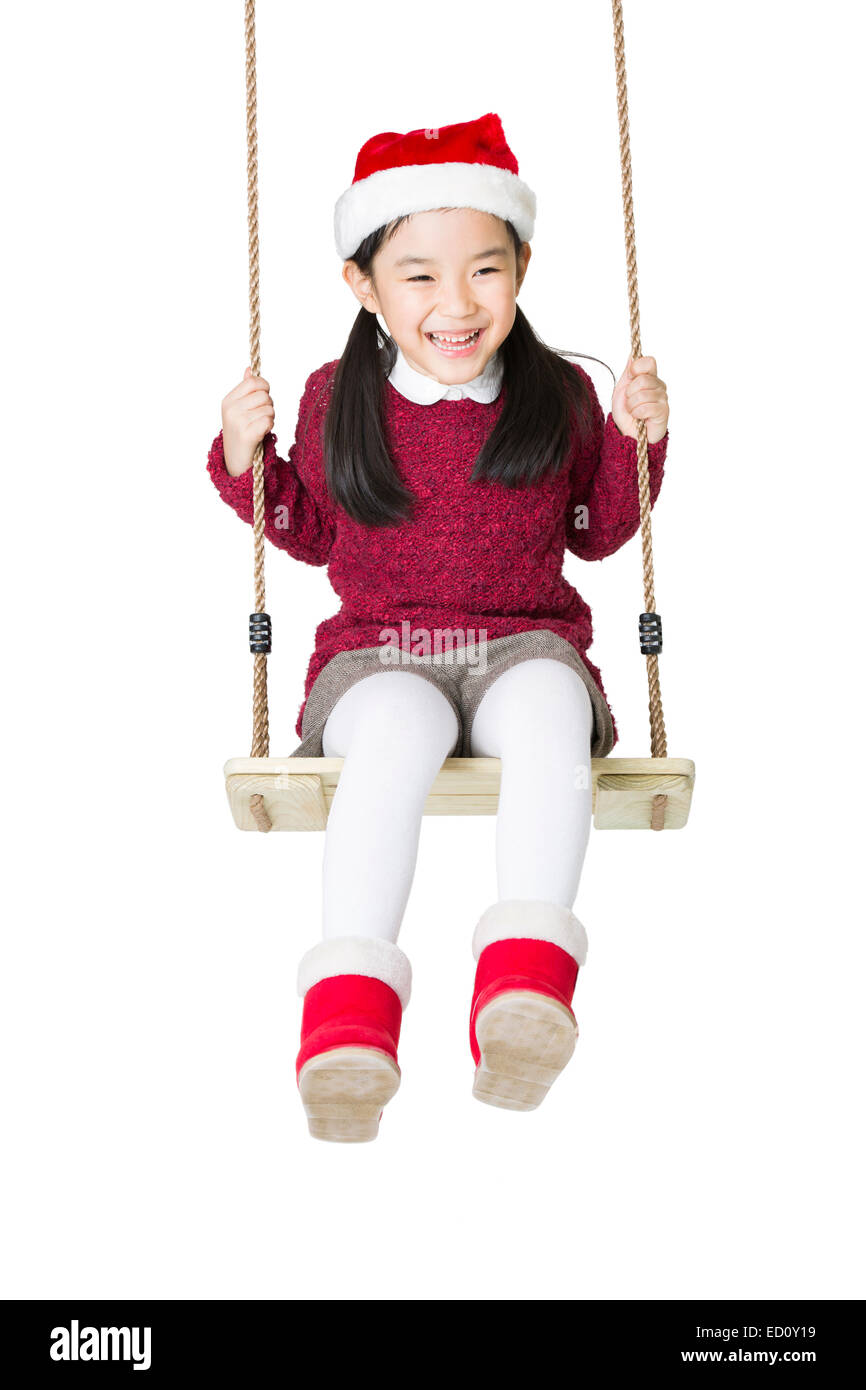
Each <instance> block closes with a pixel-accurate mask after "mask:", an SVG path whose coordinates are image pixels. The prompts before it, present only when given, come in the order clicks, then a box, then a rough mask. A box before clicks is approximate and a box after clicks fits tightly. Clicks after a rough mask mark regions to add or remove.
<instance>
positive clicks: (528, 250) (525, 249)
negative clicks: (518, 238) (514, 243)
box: [516, 241, 532, 290]
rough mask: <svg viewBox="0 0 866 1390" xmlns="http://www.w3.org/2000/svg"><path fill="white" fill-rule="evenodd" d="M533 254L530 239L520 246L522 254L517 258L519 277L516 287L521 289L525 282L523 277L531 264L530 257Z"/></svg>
mask: <svg viewBox="0 0 866 1390" xmlns="http://www.w3.org/2000/svg"><path fill="white" fill-rule="evenodd" d="M531 255H532V247H531V246H530V244H529V242H528V241H524V242H523V244H522V246H521V247H520V255H519V256H518V258H517V279H516V289H517V290H519V289H520V286H521V285H522V284H523V277H524V276H525V274H526V267H527V266H528V265H529V257H530V256H531Z"/></svg>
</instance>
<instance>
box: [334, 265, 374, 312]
mask: <svg viewBox="0 0 866 1390" xmlns="http://www.w3.org/2000/svg"><path fill="white" fill-rule="evenodd" d="M343 279H344V280H345V282H346V284H347V285H348V286H349V288H350V290H351V291H352V293H353V294H354V295H355V297H356V299H358V300H359V302H360V303H361V304H363V306H364V308H365V309H369V311H370V313H371V314H375V313H377V312H378V309H379V305H378V304H377V303H376V296H375V294H374V293H373V281H372V280H371V279H370V276H369V275H364V273H363V272H362V271H361V269H360V267H359V266H358V264H357V262H355V261H345V262H344V263H343Z"/></svg>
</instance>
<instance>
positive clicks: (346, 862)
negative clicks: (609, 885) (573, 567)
mask: <svg viewBox="0 0 866 1390" xmlns="http://www.w3.org/2000/svg"><path fill="white" fill-rule="evenodd" d="M592 726H593V715H592V702H591V701H590V698H589V694H588V692H587V689H586V686H585V685H584V683H583V681H582V680H581V678H580V676H579V675H578V674H577V672H576V671H574V670H572V668H571V667H570V666H566V665H565V663H564V662H562V661H555V660H553V659H552V658H549V657H532V658H529V659H528V660H525V661H520V662H518V663H517V664H516V665H514V666H510V667H508V668H507V669H506V670H505V671H503V672H502V674H501V675H500V676H497V678H496V680H494V681H493V682H492V683H491V685H489V686H488V688H487V690H486V691H485V692H484V695H483V696H482V698H481V701H480V703H479V705H478V709H477V710H476V713H475V718H474V721H473V724H472V733H471V752H472V756H473V757H478V758H501V759H502V782H501V788H500V793H499V810H498V814H497V819H496V874H497V888H498V893H499V897H500V899H505V898H540V899H543V900H546V901H548V902H555V903H561V904H562V906H563V907H567V908H571V907H572V905H573V903H574V900H575V897H576V896H577V887H578V883H579V880H580V873H581V869H582V868H583V861H584V857H585V855H586V848H587V844H588V841H589V830H590V824H591V810H592V781H591V777H590V775H589V771H590V745H591V739H592ZM457 733H458V726H457V718H456V716H455V714H454V710H453V709H452V708H451V705H450V704H449V702H448V700H446V698H445V696H444V695H443V694H442V692H441V691H440V690H438V689H437V688H436V686H435V685H433V684H432V682H430V681H428V680H425V679H424V677H423V676H419V675H416V674H415V672H413V671H399V672H397V671H382V672H376V673H375V674H374V675H370V676H365V677H364V678H363V679H362V680H360V681H356V682H355V684H354V685H352V686H350V687H349V689H348V690H347V691H346V692H345V693H344V694H343V695H341V696H340V698H339V700H338V701H337V703H336V704H335V705H334V708H333V710H332V711H331V714H330V716H329V718H328V720H327V722H326V724H325V727H324V730H323V734H322V751H323V753H324V756H325V757H327V758H333V757H337V758H340V757H341V758H343V759H344V760H345V761H344V763H343V770H342V773H341V774H340V782H339V785H338V787H337V791H336V793H335V795H334V800H333V803H332V805H331V810H330V813H329V816H328V827H327V830H326V832H325V852H324V858H323V863H322V878H323V885H322V886H323V914H324V920H323V927H322V934H323V937H324V938H325V939H328V938H332V937H337V936H349V935H352V936H376V937H384V938H386V939H387V940H388V941H393V942H396V940H397V936H398V933H399V931H400V925H401V922H402V920H403V914H404V912H405V910H406V904H407V902H408V899H409V890H410V888H411V886H412V879H413V877H414V873H415V863H416V859H417V855H418V841H419V838H420V834H421V820H422V816H423V811H424V802H425V801H426V799H427V793H428V792H429V790H430V786H431V784H432V782H433V780H434V778H435V776H436V774H437V772H438V771H439V769H440V767H441V766H442V763H443V761H444V759H445V758H446V757H447V756H448V752H449V750H450V749H451V747H452V746H453V744H454V741H455V739H456V738H457Z"/></svg>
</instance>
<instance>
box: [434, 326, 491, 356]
mask: <svg viewBox="0 0 866 1390" xmlns="http://www.w3.org/2000/svg"><path fill="white" fill-rule="evenodd" d="M486 331H487V330H486V329H484V328H474V329H473V330H472V332H471V333H425V334H424V336H425V338H427V340H428V341H429V342H431V343H432V344H433V346H434V347H435V348H436V350H437V351H438V352H441V354H442V356H443V357H469V356H471V354H472V353H473V352H474V351H475V349H476V348H477V347H478V344H479V343H480V341H481V338H482V336H483V335H484V333H485V332H486Z"/></svg>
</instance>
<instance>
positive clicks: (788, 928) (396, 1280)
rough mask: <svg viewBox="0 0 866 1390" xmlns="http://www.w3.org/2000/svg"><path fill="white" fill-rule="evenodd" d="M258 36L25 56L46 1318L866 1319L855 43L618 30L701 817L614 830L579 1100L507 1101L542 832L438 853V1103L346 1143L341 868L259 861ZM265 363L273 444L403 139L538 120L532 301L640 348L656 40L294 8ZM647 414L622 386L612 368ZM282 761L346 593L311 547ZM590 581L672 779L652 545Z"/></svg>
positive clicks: (32, 888)
mask: <svg viewBox="0 0 866 1390" xmlns="http://www.w3.org/2000/svg"><path fill="white" fill-rule="evenodd" d="M242 13H243V5H242V3H241V0H237V3H225V2H223V3H203V0H198V3H185V4H177V3H173V4H171V5H169V4H167V3H164V2H162V3H157V2H156V0H153V3H150V4H149V5H147V6H141V7H139V6H136V7H132V6H128V5H116V4H108V3H87V2H86V0H84V2H83V3H81V4H78V5H74V6H71V5H66V4H60V3H48V4H39V5H31V6H18V7H13V8H11V9H10V11H9V13H8V15H7V18H6V25H5V29H6V38H7V43H6V44H5V45H4V51H3V56H2V60H0V61H2V72H0V76H2V82H0V93H2V97H0V99H2V102H3V107H4V110H3V128H4V131H5V132H6V140H5V142H4V143H5V146H6V154H5V156H4V191H5V194H6V210H5V215H4V219H3V225H2V236H3V238H4V248H3V258H2V265H3V281H4V283H3V305H4V308H3V319H4V332H3V358H4V360H3V372H2V382H3V387H4V395H5V404H4V410H3V423H4V429H3V442H4V448H3V462H2V466H3V471H4V477H5V497H4V503H5V505H4V507H3V537H2V561H3V566H4V582H3V592H4V597H5V599H6V601H7V602H6V617H5V624H4V631H5V642H4V645H5V649H6V654H7V666H6V677H5V680H4V683H3V697H4V704H5V714H4V720H3V735H4V739H3V749H4V753H3V768H4V779H3V780H4V788H5V794H4V796H3V813H4V821H5V828H4V832H3V834H4V849H5V850H6V851H7V854H8V858H7V867H6V873H5V879H4V897H5V906H6V911H5V926H4V928H3V971H2V997H0V1029H2V1037H0V1048H2V1066H0V1070H2V1097H0V1106H2V1127H3V1134H4V1137H3V1145H2V1160H0V1161H2V1169H3V1171H2V1175H0V1186H2V1193H3V1198H2V1206H3V1212H2V1247H3V1260H2V1265H3V1272H2V1293H3V1294H4V1295H5V1296H6V1297H15V1298H27V1297H30V1298H32V1297H38V1298H48V1297H52V1298H61V1297H68V1296H73V1295H74V1296H80V1297H94V1298H95V1297H109V1296H114V1297H118V1298H139V1297H156V1298H192V1297H206V1298H217V1297H229V1298H291V1299H308V1298H316V1299H318V1298H336V1299H357V1298H362V1299H389V1298H408V1299H422V1298H433V1299H459V1300H473V1299H480V1298H493V1299H597V1298H623V1299H643V1298H660V1299H681V1298H686V1297H698V1298H702V1299H711V1298H717V1297H738V1298H758V1297H780V1298H794V1297H815V1298H831V1297H837V1298H838V1297H842V1298H854V1297H863V1295H864V1293H866V1288H864V1282H863V1264H862V1258H861V1250H862V1238H863V1204H862V1191H863V1183H862V1172H863V1161H864V1154H863V1143H862V1124H863V1120H862V1077H863V1041H862V1025H861V1014H862V998H863V989H864V966H866V960H864V947H863V904H862V891H861V884H862V870H863V851H862V831H863V823H862V816H861V810H862V786H863V772H862V756H861V750H862V745H863V733H862V709H863V695H862V684H861V671H862V650H863V639H864V626H863V624H864V611H863V602H862V588H863V585H862V559H861V557H862V536H863V517H864V497H863V485H862V475H863V465H864V450H863V381H864V363H863V358H862V356H861V353H862V332H861V329H862V323H863V307H864V306H863V300H862V238H863V223H862V218H861V210H860V206H859V203H858V199H859V197H860V195H861V191H862V190H861V184H862V135H863V126H862V111H861V109H860V107H859V105H857V104H856V97H855V94H856V92H857V90H858V87H859V83H860V78H861V76H862V74H861V71H860V69H861V67H862V59H861V54H862V51H863V39H864V34H863V23H862V16H861V14H860V11H859V7H858V6H856V5H854V4H843V3H840V2H839V0H836V3H825V4H822V5H820V6H817V7H816V6H815V5H813V4H807V3H791V0H787V3H783V0H777V2H776V3H770V0H763V3H755V0H750V2H749V3H745V0H729V3H727V4H725V5H696V4H693V3H688V0H658V3H654V4H639V3H637V0H627V3H626V5H625V21H626V45H627V57H628V76H629V89H630V114H631V134H632V155H633V161H634V196H635V210H636V223H637V248H638V269H639V275H640V281H639V284H640V303H641V315H642V346H643V350H644V352H647V353H651V354H653V355H655V356H656V358H657V361H658V366H659V372H660V375H661V376H662V377H663V379H664V380H665V381H666V382H667V383H668V390H669V396H670V403H671V419H670V447H669V453H668V462H667V471H666V477H665V483H664V486H663V490H662V494H661V499H660V502H659V504H658V506H657V508H656V510H655V511H654V514H653V515H654V520H653V535H654V541H655V547H656V565H655V571H656V599H657V607H658V609H659V611H660V612H661V613H662V616H663V622H664V633H665V651H664V655H663V658H662V661H661V675H662V690H663V695H664V701H665V714H666V721H667V729H668V746H669V751H670V753H671V755H672V756H686V757H691V758H694V760H695V762H696V764H697V769H698V774H697V786H696V790H695V798H694V805H693V811H692V818H691V821H690V823H689V825H688V827H687V828H686V829H685V830H683V831H680V832H677V833H674V834H669V835H663V836H658V835H652V834H643V835H641V834H625V833H624V834H619V835H617V834H602V833H600V832H596V833H594V834H593V837H592V839H591V841H590V847H589V851H588V855H587V860H586V865H585V869H584V875H583V879H582V882H581V887H580V891H579V894H578V898H577V902H576V904H575V911H576V912H577V913H578V915H579V916H580V918H581V920H582V921H583V922H584V923H585V925H586V928H587V932H588V936H589V943H590V944H589V957H588V961H587V965H586V967H585V969H584V970H582V971H581V974H580V979H579V982H578V987H577V993H576V998H575V1007H576V1012H577V1016H578V1021H579V1026H580V1040H579V1043H578V1048H577V1051H576V1054H575V1057H574V1060H573V1062H572V1063H571V1065H570V1066H569V1068H568V1070H567V1071H566V1072H565V1073H564V1074H563V1076H562V1078H561V1079H560V1080H559V1081H558V1082H557V1084H556V1086H555V1087H554V1088H553V1090H552V1091H551V1093H550V1095H549V1096H548V1098H547V1099H546V1101H545V1103H544V1105H543V1106H542V1107H541V1109H539V1110H538V1111H537V1112H534V1113H531V1114H526V1115H519V1114H511V1113H508V1112H505V1111H500V1110H496V1109H491V1108H489V1107H486V1106H483V1105H479V1104H478V1103H477V1102H475V1101H474V1100H473V1099H472V1097H471V1082H472V1062H471V1058H470V1054H469V1048H468V1042H467V1013H468V1006H469V1000H470V995H471V988H472V978H473V971H474V961H473V959H472V955H471V950H470V938H471V933H472V928H473V926H474V923H475V921H476V920H477V918H478V916H479V914H480V912H481V911H482V910H483V909H484V907H486V906H487V905H488V904H489V903H490V902H492V901H494V900H495V897H496V883H495V874H494V833H495V822H494V820H493V819H492V818H490V819H472V820H465V819H460V820H453V821H450V820H447V819H444V818H441V819H440V818H434V819H430V820H427V821H425V824H424V827H423V832H422V836H421V844H420V851H419V859H418V869H417V875H416V879H415V882H414V886H413V890H412V895H411V898H410V902H409V907H408V910H407V913H406V917H405V921H404V927H403V931H402V933H401V937H400V942H401V945H402V946H403V947H404V949H405V950H406V952H407V953H408V954H409V956H410V958H411V961H412V965H413V969H414V993H413V998H412V1002H411V1004H410V1006H409V1009H408V1011H407V1014H406V1017H405V1020H404V1034H403V1041H402V1043H401V1050H400V1061H401V1066H402V1069H403V1084H402V1087H401V1090H400V1092H399V1093H398V1096H397V1097H396V1099H395V1100H394V1101H393V1102H392V1104H391V1105H390V1106H389V1107H388V1109H387V1110H386V1112H385V1116H384V1118H383V1121H382V1126H381V1130H380V1135H379V1138H378V1139H377V1141H376V1142H375V1143H373V1144H367V1145H360V1146H350V1145H344V1146H341V1145H329V1144H324V1143H321V1142H316V1141H314V1140H312V1139H311V1138H309V1137H308V1134H307V1127H306V1121H305V1118H304V1114H303V1110H302V1107H301V1104H300V1101H299V1098H298V1095H297V1092H296V1090H295V1083H294V1057H295V1052H296V1050H297V1041H298V1029H299V1022H300V1010H301V1004H300V1000H299V999H298V998H297V995H296V993H295V970H296V964H297V961H298V958H299V957H300V955H301V954H302V953H303V951H305V950H306V949H307V948H308V947H309V946H311V945H312V944H313V943H314V942H315V941H316V940H317V939H318V934H319V913H320V874H321V854H322V848H323V844H324V836H323V834H322V833H314V834H307V835H295V836H289V835H280V836H276V835H272V836H257V835H254V834H248V835H244V834H241V833H240V832H238V831H237V830H235V828H234V826H233V823H232V820H231V817H230V815H229V810H228V806H227V803H226V799H225V792H224V788H223V781H222V765H223V762H224V761H225V760H226V759H227V758H228V757H231V756H238V755H240V756H244V755H246V754H247V753H248V751H249V739H250V724H251V718H250V680H251V659H250V657H249V654H248V652H247V647H246V622H247V615H248V613H249V611H250V608H251V599H252V573H251V571H252V533H251V530H250V529H249V528H247V527H244V526H243V525H242V524H241V523H240V522H239V521H238V519H237V518H236V517H235V515H234V514H233V513H232V512H231V510H230V509H229V508H228V507H226V506H225V505H224V504H223V503H222V502H221V501H220V499H219V497H218V495H217V493H216V491H215V489H214V488H213V485H212V484H211V482H210V480H209V478H208V477H207V474H206V472H205V462H206V456H207V451H208V448H209V446H210V443H211V441H212V439H213V437H214V435H215V434H216V433H217V431H218V430H219V428H220V402H221V400H222V397H223V396H224V395H225V394H226V392H227V391H228V390H229V389H230V388H231V387H232V386H233V385H235V384H236V383H237V381H239V380H240V378H241V376H242V374H243V369H244V366H245V365H246V363H247V362H248V360H249V352H248V342H249V338H248V312H247V241H246V238H247V228H246V144H245V117H244V111H245V94H244V63H243V22H242ZM258 80H259V104H258V111H259V135H260V151H259V154H260V196H261V295H262V353H263V370H264V374H265V375H266V376H267V377H268V379H269V381H270V383H271V388H272V393H273V396H274V400H275V404H276V410H277V421H276V432H277V434H278V437H279V439H280V444H279V449H280V452H281V453H282V454H283V455H284V454H285V450H286V448H287V447H288V445H289V444H290V443H291V439H292V436H293V432H294V426H295V420H296V411H297V404H298V400H299V396H300V392H301V388H302V386H303V382H304V380H305V378H306V376H307V375H308V374H309V373H310V372H311V371H312V370H313V369H314V368H316V367H318V366H320V365H321V364H322V363H323V362H326V361H329V360H332V359H334V358H336V357H339V356H340V354H341V352H342V348H343V345H344V343H345V340H346V336H347V334H348V331H349V328H350V325H351V322H352V319H353V316H354V312H355V308H356V304H355V300H354V299H353V298H352V297H351V295H350V292H349V290H348V289H347V287H346V285H345V284H344V283H343V281H342V280H341V278H340V269H341V262H340V260H339V258H338V256H337V254H336V251H335V249H334V244H333V235H332V213H333V205H334V202H335V201H336V198H337V197H338V196H339V194H340V193H341V192H342V191H343V189H344V188H345V187H346V186H347V185H348V184H349V182H350V181H351V178H352V174H353V169H354V159H355V155H356V153H357V150H358V148H359V147H360V145H361V144H362V143H363V141H364V140H366V139H367V138H368V137H369V136H370V135H372V134H373V133H375V132H377V131H382V130H394V129H396V130H401V131H404V130H408V129H411V128H416V127H419V126H434V125H444V124H449V123H451V122H453V121H462V120H469V119H473V118H474V117H476V116H479V115H481V114H482V113H483V112H485V111H488V110H493V111H497V112H498V113H499V114H500V116H501V117H502V120H503V124H504V127H505V133H506V136H507V138H508V140H509V141H510V143H511V145H512V146H513V148H514V150H515V153H516V154H517V157H518V160H519V162H520V172H521V176H522V177H524V178H525V179H526V181H527V182H528V183H529V184H530V186H531V187H532V188H533V189H534V190H535V191H536V193H537V196H538V221H537V234H536V236H535V237H534V239H533V243H532V245H533V256H532V261H531V265H530V268H529V271H528V275H527V280H526V284H525V287H524V289H523V291H522V294H521V305H522V307H523V309H524V312H525V313H526V314H527V316H528V317H529V319H530V322H531V323H532V324H533V325H534V327H535V328H536V330H537V331H538V332H539V333H540V334H541V336H542V337H543V338H544V339H545V341H546V342H548V343H549V344H550V345H551V346H554V347H558V348H567V349H572V350H574V351H577V352H584V353H589V354H592V355H594V356H596V357H599V358H602V359H603V360H604V361H606V362H609V363H610V364H611V366H612V367H613V369H614V371H615V372H616V375H617V376H619V374H620V372H621V371H622V369H623V367H624V365H625V362H626V360H627V357H628V354H629V334H628V310H627V299H626V281H625V266H624V247H623V223H622V201H621V187H620V174H619V154H618V137H617V121H616V103H615V88H614V70H613V57H612V31H611V18H610V6H609V5H608V4H607V3H604V0H598V3H595V2H592V3H590V0H583V2H582V3H577V4H573V5H571V6H562V5H560V4H558V3H555V4H554V3H544V0H542V3H539V4H537V5H534V6H531V7H529V8H528V9H527V7H526V6H525V5H511V4H500V5H498V6H496V7H494V8H493V9H492V10H490V9H488V8H486V7H483V8H482V9H481V10H478V9H472V8H467V7H466V5H465V4H455V3H449V0H445V3H439V4H437V5H435V6H421V7H420V8H418V7H416V8H414V9H413V8H412V7H408V6H406V5H404V4H402V3H396V2H395V0H384V3H380V4H377V5H376V6H375V7H374V8H372V9H371V8H369V7H367V8H363V7H362V8H361V9H359V8H358V7H357V6H355V5H348V4H343V3H331V4H329V5H327V6H324V5H323V6H307V7H301V6H295V5H289V4H278V3H275V0H260V5H259V15H258ZM589 365H590V367H591V370H592V373H593V377H594V380H595V382H596V385H597V387H598V390H599V392H600V395H601V398H602V402H603V405H604V408H605V409H608V408H609V405H610V389H611V384H612V383H611V380H610V377H609V375H608V373H607V372H606V371H605V370H604V368H603V367H597V366H595V365H594V364H589ZM267 565H268V569H267V577H268V607H269V609H270V611H271V613H272V614H273V618H274V627H275V646H274V654H273V657H272V659H271V662H270V667H271V670H270V678H271V731H272V745H271V747H272V751H273V752H275V753H279V752H288V751H290V750H291V748H293V747H294V746H295V744H296V742H297V736H296V734H295V730H294V722H295V719H296V716H297V713H298V708H299V706H300V702H301V699H302V694H303V680H304V675H305V672H306V667H307V661H308V659H309V655H310V652H311V650H312V645H313V634H314V629H315V626H316V624H317V623H318V622H319V621H321V619H322V618H324V617H327V616H329V615H330V614H331V613H333V612H335V611H336V609H337V606H338V603H337V600H336V598H335V596H334V594H333V592H332V590H331V589H330V586H329V585H328V581H327V575H326V572H325V571H324V570H323V569H314V568H311V567H309V566H305V565H303V564H300V563H298V562H296V561H293V560H291V559H289V557H287V556H285V555H283V554H280V553H278V552H276V551H275V550H273V549H272V548H271V547H268V559H267ZM566 574H567V576H568V577H569V579H570V580H571V581H572V582H573V583H574V584H575V585H576V586H577V587H578V588H579V590H580V592H581V593H582V594H583V595H584V597H585V598H586V599H587V601H588V602H589V603H590V605H591V607H592V609H593V615H594V620H595V633H596V640H595V643H594V646H593V647H592V648H591V650H590V656H591V657H592V658H593V659H594V660H595V661H596V663H597V664H598V665H599V667H600V668H601V671H602V674H603V678H604V681H605V685H606V688H607V691H608V695H609V696H610V699H611V703H612V706H613V709H614V713H615V715H616V717H617V720H618V723H619V727H620V732H621V742H620V745H619V746H618V748H617V750H616V751H617V754H618V755H626V754H636V755H643V754H645V753H646V752H647V751H648V731H647V717H646V677H645V663H644V661H643V659H642V658H641V657H640V654H639V652H638V648H637V642H636V623H637V614H638V613H639V612H640V611H641V609H642V607H643V603H642V587H641V570H640V545H639V540H638V539H637V538H635V539H634V540H632V541H631V542H630V543H629V545H628V546H626V547H625V548H624V549H623V550H621V551H620V552H619V553H618V554H616V555H615V556H612V557H610V558H609V559H607V560H605V561H603V562H602V563H600V564H598V563H596V564H587V563H583V562H581V561H579V560H577V559H576V558H575V557H572V556H568V557H567V560H566Z"/></svg>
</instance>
